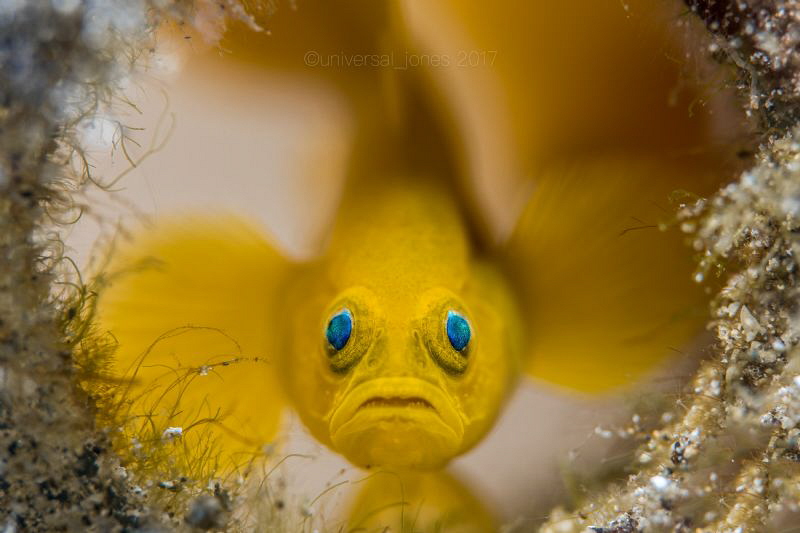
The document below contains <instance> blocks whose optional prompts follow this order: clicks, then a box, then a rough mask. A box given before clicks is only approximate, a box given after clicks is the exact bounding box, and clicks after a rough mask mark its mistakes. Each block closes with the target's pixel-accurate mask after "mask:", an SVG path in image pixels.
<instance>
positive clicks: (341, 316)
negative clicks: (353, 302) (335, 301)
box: [325, 309, 353, 351]
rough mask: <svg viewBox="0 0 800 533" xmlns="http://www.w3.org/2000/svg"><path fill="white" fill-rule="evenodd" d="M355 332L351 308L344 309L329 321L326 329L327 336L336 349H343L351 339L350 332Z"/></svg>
mask: <svg viewBox="0 0 800 533" xmlns="http://www.w3.org/2000/svg"><path fill="white" fill-rule="evenodd" d="M352 332H353V315H352V314H351V313H350V310H349V309H342V310H341V311H339V312H338V313H336V314H335V315H333V317H332V318H331V319H330V321H328V329H326V330H325V336H326V337H327V338H328V343H329V344H330V345H331V346H332V347H333V349H334V350H337V351H338V350H341V349H342V348H344V347H345V345H346V344H347V341H348V340H350V334H351V333H352Z"/></svg>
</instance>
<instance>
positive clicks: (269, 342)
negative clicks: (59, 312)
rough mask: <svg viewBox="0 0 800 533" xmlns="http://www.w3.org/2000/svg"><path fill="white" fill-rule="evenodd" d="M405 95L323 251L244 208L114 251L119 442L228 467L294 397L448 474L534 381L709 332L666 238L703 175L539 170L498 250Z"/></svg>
mask: <svg viewBox="0 0 800 533" xmlns="http://www.w3.org/2000/svg"><path fill="white" fill-rule="evenodd" d="M409 76H411V75H410V74H409ZM398 87H399V89H398V91H399V92H400V93H402V94H403V95H405V96H404V98H405V104H404V105H405V107H404V108H403V114H404V119H403V120H402V121H401V124H400V125H399V126H397V125H395V126H393V127H394V129H393V130H392V131H391V132H389V133H386V132H382V133H381V132H380V131H381V126H380V125H381V124H383V123H384V122H390V121H389V120H385V121H384V119H383V118H378V119H373V121H372V122H371V123H370V124H369V125H367V126H365V127H364V128H363V130H364V131H363V133H362V138H363V140H362V142H361V144H360V149H359V150H357V151H356V153H357V154H358V155H357V156H356V157H354V161H355V162H356V163H357V164H354V168H353V170H352V174H353V176H352V179H351V180H350V183H349V185H348V186H347V188H346V191H345V193H344V197H343V200H342V202H341V205H340V207H339V210H338V216H337V219H336V221H335V224H334V225H333V229H332V231H331V234H330V237H329V239H328V241H327V244H326V246H325V249H324V251H323V252H322V253H321V254H320V256H319V257H318V258H316V259H314V260H311V261H307V262H297V261H292V260H290V259H289V258H287V257H286V256H285V255H284V254H282V253H281V252H280V251H279V250H277V249H276V247H275V246H273V245H272V243H271V242H270V240H269V238H267V237H266V236H265V235H264V233H263V232H262V231H261V230H259V229H256V228H254V227H253V226H250V225H248V224H247V223H245V222H242V221H239V220H236V219H231V218H225V219H219V218H218V219H213V218H198V219H194V220H192V219H187V220H183V221H178V222H174V223H171V224H165V225H163V226H162V227H160V228H157V229H155V230H154V231H153V232H152V233H151V234H150V235H147V236H145V237H144V238H143V239H141V240H140V241H139V242H138V243H137V244H136V245H135V246H133V247H132V248H131V249H130V250H127V251H123V252H122V253H121V254H120V255H119V256H118V257H117V258H116V263H115V266H114V268H112V272H119V274H118V275H114V276H113V277H112V278H111V283H110V284H109V286H108V288H107V289H106V290H105V291H104V293H103V294H102V295H101V300H100V303H99V322H100V324H101V325H102V326H103V327H104V328H105V329H107V330H108V331H110V332H112V333H113V335H114V336H115V337H116V338H117V339H118V341H119V348H118V351H117V354H116V357H115V363H114V365H115V366H114V369H115V372H116V373H117V374H118V375H120V376H121V377H122V378H123V382H124V383H125V385H124V386H122V387H120V391H119V393H120V394H119V396H120V398H123V399H124V401H125V402H126V403H125V408H126V410H127V413H128V416H127V417H126V419H127V420H129V424H128V427H127V429H126V432H127V433H126V434H129V435H133V436H136V435H144V434H147V435H151V436H153V437H154V438H155V437H158V436H166V437H169V435H171V434H172V433H170V428H181V433H182V435H183V439H184V442H185V449H186V450H187V454H188V455H189V456H192V454H203V453H205V451H204V450H206V449H207V447H208V445H209V444H210V443H213V444H214V449H215V450H217V452H218V454H219V455H218V457H217V459H218V461H219V463H220V464H219V468H221V469H222V470H228V469H230V468H233V467H235V466H236V465H241V464H244V463H246V462H247V461H248V460H249V459H251V458H253V457H255V456H259V455H261V454H262V453H263V449H264V446H265V445H267V444H268V443H270V442H272V441H273V440H274V438H275V434H276V431H277V428H278V425H279V418H280V414H281V412H282V411H283V410H284V409H285V408H286V406H290V407H292V408H293V409H295V410H296V411H297V413H298V414H299V415H300V417H301V419H302V420H303V422H304V423H305V425H306V426H307V427H308V429H309V430H310V431H311V433H312V434H313V435H314V436H315V437H316V438H317V439H318V440H319V441H320V442H322V443H324V444H326V445H327V446H329V447H330V448H331V449H333V450H335V451H336V452H338V453H340V454H342V455H344V456H345V457H346V458H347V459H349V460H350V461H351V462H352V463H353V464H355V465H358V466H362V467H369V466H389V467H398V468H408V469H420V470H429V469H436V468H439V467H441V466H443V465H445V464H446V463H447V462H448V461H449V460H451V459H452V458H453V457H456V456H458V455H460V454H462V453H464V452H466V451H467V450H469V449H470V448H472V447H473V446H475V445H476V444H477V443H478V442H480V440H481V439H482V438H483V437H484V436H485V435H486V433H487V432H488V431H489V430H490V429H491V428H492V426H493V425H494V423H495V421H496V419H497V417H498V414H499V413H500V411H501V408H502V406H503V404H504V401H505V399H506V398H507V397H508V396H509V394H510V393H511V392H512V391H513V389H514V386H515V383H516V382H517V380H518V379H519V377H520V376H521V375H522V374H523V372H524V371H526V370H527V371H528V372H529V373H530V374H531V375H533V376H536V377H539V378H543V379H545V380H547V381H549V382H553V383H556V384H561V385H566V386H569V387H572V388H575V389H578V390H583V391H592V392H597V391H603V390H607V389H610V388H613V387H617V386H622V385H624V384H626V383H630V382H631V381H632V380H633V379H635V378H636V377H638V376H640V375H641V374H642V373H644V372H646V371H647V370H649V369H650V368H652V366H653V365H654V364H656V363H657V362H659V361H662V360H664V358H665V357H666V356H667V355H668V354H670V353H672V351H673V350H674V349H675V348H679V347H680V346H681V345H682V344H683V343H685V342H687V341H688V340H690V339H691V338H692V336H693V335H695V334H696V333H697V332H698V330H699V329H700V327H701V324H702V320H703V318H702V317H703V312H702V311H703V309H702V306H703V295H702V293H701V291H700V290H699V288H698V287H695V286H692V285H691V283H690V282H689V272H690V268H691V267H690V259H689V257H688V254H687V252H686V250H685V249H684V246H683V244H682V242H681V240H682V238H681V236H680V235H679V234H678V233H677V232H676V231H674V230H673V231H671V232H659V231H658V230H657V229H655V226H656V225H657V224H658V223H659V222H660V221H663V220H669V217H670V215H669V211H668V209H666V208H665V207H664V206H665V205H666V202H667V198H668V197H669V194H670V193H671V192H673V191H675V190H678V189H689V190H694V191H698V192H703V191H704V190H705V189H706V187H705V185H703V184H701V183H700V182H699V181H698V177H697V176H698V171H697V169H696V168H695V167H694V166H692V165H686V166H682V165H681V164H679V163H676V162H674V161H669V160H668V158H663V157H660V156H659V155H658V154H654V153H651V152H648V151H647V150H642V151H641V154H640V155H631V154H629V153H625V152H623V151H618V150H613V149H610V150H604V151H600V152H599V155H598V152H596V151H592V150H589V151H588V152H587V155H586V156H583V157H570V158H569V159H567V160H566V161H565V162H562V161H561V160H555V162H550V163H547V164H544V165H543V166H541V167H540V168H538V169H537V170H536V173H535V175H534V176H533V177H534V180H533V181H534V184H535V187H534V190H533V192H532V194H531V197H530V199H529V200H528V202H527V206H526V208H525V209H524V211H523V214H522V216H521V217H520V218H519V220H518V221H517V223H516V227H515V230H514V231H513V234H512V236H511V238H510V240H509V241H508V242H507V243H505V244H504V245H502V246H497V245H495V244H493V243H492V242H491V241H490V240H489V239H486V238H485V236H483V234H485V233H486V232H485V231H481V222H480V221H479V220H477V219H476V215H475V214H474V210H472V209H470V208H468V207H466V206H468V205H470V200H469V197H470V193H469V191H465V190H464V189H465V187H464V181H463V180H462V179H461V178H460V177H459V176H458V174H459V170H458V164H457V163H456V161H455V160H456V159H457V155H455V154H454V153H453V151H452V150H451V149H450V148H449V146H450V144H449V139H448V137H449V136H450V132H447V131H444V130H443V126H442V124H441V122H442V118H441V116H440V113H439V112H438V111H437V110H435V109H434V108H435V102H436V99H435V97H434V96H432V94H433V93H434V91H433V90H428V89H426V88H425V86H423V88H422V89H420V84H419V83H418V81H414V82H411V83H405V82H404V83H401V84H399V85H398ZM376 116H379V117H380V114H379V113H377V114H376ZM384 118H385V117H384ZM520 122H522V120H520ZM376 131H378V132H379V133H377V134H376V133H375V132H376ZM190 460H191V459H190ZM215 468H216V467H215Z"/></svg>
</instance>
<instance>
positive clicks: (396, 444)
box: [329, 377, 464, 467]
mask: <svg viewBox="0 0 800 533" xmlns="http://www.w3.org/2000/svg"><path fill="white" fill-rule="evenodd" d="M329 431H330V436H331V441H332V443H333V445H334V448H335V449H337V450H338V451H340V452H341V453H343V454H344V455H345V456H346V457H348V459H350V460H351V461H353V462H354V463H356V464H359V465H366V464H370V465H377V464H383V465H395V466H415V467H434V466H435V465H440V464H443V463H444V462H446V461H447V460H449V459H450V458H452V457H453V456H454V455H456V453H457V450H458V449H460V447H461V443H462V441H463V437H464V423H463V421H462V420H461V417H460V416H459V414H458V411H457V410H456V408H455V406H454V405H453V402H452V400H451V399H450V398H449V396H448V395H447V394H446V392H445V391H444V390H442V389H441V388H440V387H437V386H435V385H433V384H431V383H429V382H427V381H424V380H422V379H418V378H407V377H404V378H398V377H391V378H373V379H370V380H368V381H366V382H363V383H360V384H359V385H357V386H355V387H354V388H353V389H352V390H350V391H349V392H348V393H346V394H345V396H344V397H343V398H342V400H341V402H340V403H339V405H338V406H337V407H336V408H335V409H334V410H333V412H332V414H331V417H330V420H329ZM425 443H427V446H426V445H425ZM417 449H420V450H422V449H427V451H426V452H424V453H422V452H420V453H416V452H414V450H417Z"/></svg>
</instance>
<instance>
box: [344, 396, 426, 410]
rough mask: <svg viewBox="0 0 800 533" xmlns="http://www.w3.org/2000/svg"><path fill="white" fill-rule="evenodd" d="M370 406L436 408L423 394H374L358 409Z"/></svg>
mask: <svg viewBox="0 0 800 533" xmlns="http://www.w3.org/2000/svg"><path fill="white" fill-rule="evenodd" d="M369 407H408V408H413V409H433V410H434V411H435V410H436V408H435V407H434V406H433V405H432V404H431V402H429V401H428V400H426V399H425V398H423V397H421V396H410V397H402V396H374V397H372V398H370V399H368V400H367V401H365V402H364V403H362V404H361V405H360V406H359V408H358V410H359V411H360V410H361V409H366V408H369Z"/></svg>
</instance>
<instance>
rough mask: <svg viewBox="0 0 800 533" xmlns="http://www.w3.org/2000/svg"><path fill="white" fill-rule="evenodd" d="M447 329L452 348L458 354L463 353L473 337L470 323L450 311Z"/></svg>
mask: <svg viewBox="0 0 800 533" xmlns="http://www.w3.org/2000/svg"><path fill="white" fill-rule="evenodd" d="M445 329H446V330H447V338H448V340H449V341H450V346H452V347H453V349H454V350H455V351H457V352H463V351H464V349H466V347H467V345H468V344H469V339H470V337H471V336H472V332H471V331H470V327H469V321H467V319H466V318H464V317H463V316H462V315H460V314H458V313H457V312H455V311H453V310H450V311H448V312H447V322H446V325H445Z"/></svg>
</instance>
